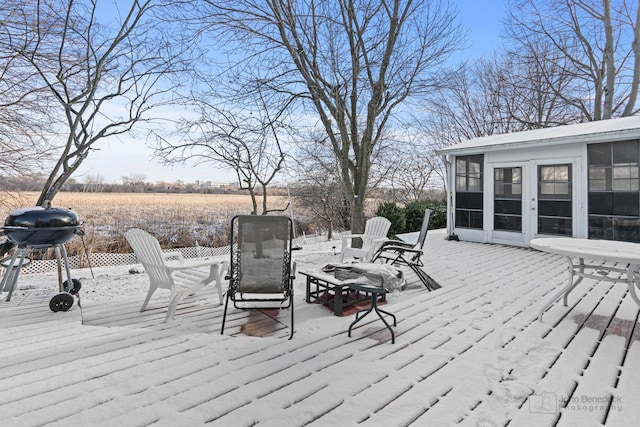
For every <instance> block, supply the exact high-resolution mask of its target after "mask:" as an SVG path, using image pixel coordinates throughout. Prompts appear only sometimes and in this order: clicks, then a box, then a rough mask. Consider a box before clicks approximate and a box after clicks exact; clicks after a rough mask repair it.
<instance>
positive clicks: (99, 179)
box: [82, 174, 106, 193]
mask: <svg viewBox="0 0 640 427" xmlns="http://www.w3.org/2000/svg"><path fill="white" fill-rule="evenodd" d="M105 184H106V179H105V177H104V175H101V174H96V175H87V176H86V177H85V178H84V186H83V187H82V191H83V192H85V193H87V192H88V193H99V192H100V191H102V190H103V189H104V186H105Z"/></svg>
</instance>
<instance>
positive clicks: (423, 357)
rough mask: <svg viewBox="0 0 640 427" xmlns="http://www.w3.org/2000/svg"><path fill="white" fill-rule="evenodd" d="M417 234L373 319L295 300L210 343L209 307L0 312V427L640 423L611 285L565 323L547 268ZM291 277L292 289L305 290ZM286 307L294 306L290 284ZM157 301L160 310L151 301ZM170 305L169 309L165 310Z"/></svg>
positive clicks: (516, 255) (623, 322)
mask: <svg viewBox="0 0 640 427" xmlns="http://www.w3.org/2000/svg"><path fill="white" fill-rule="evenodd" d="M442 237H443V236H442V234H441V233H431V234H430V236H429V238H428V240H427V244H426V247H427V248H428V251H429V255H428V257H427V258H428V259H429V263H428V266H427V267H426V268H425V270H426V271H427V272H428V273H429V275H430V276H431V277H433V278H434V279H435V280H437V281H438V282H439V283H441V285H442V286H443V287H442V289H439V290H437V291H433V292H427V291H426V289H425V288H424V287H422V285H421V284H419V283H417V282H416V280H415V277H413V278H411V282H412V285H411V286H410V287H409V289H408V290H407V291H405V292H403V294H402V295H401V296H391V297H390V298H389V300H388V304H387V305H386V306H385V309H386V310H389V311H391V312H393V313H394V314H395V315H396V316H397V318H398V325H397V327H396V328H395V331H396V343H395V344H393V345H392V344H391V343H390V335H389V332H388V331H387V330H386V329H385V328H384V325H382V323H381V322H380V321H379V320H375V318H374V317H371V318H370V319H369V320H368V321H363V322H362V323H363V325H362V326H360V325H358V327H356V328H355V329H354V331H353V334H352V337H351V338H349V337H347V333H346V331H347V328H348V326H349V324H350V323H351V322H352V321H353V316H345V317H336V316H333V315H332V314H331V312H330V311H329V310H328V309H325V308H323V307H320V306H318V305H316V304H307V303H305V302H304V295H302V293H299V294H298V295H296V300H295V304H296V306H295V316H296V334H295V336H294V338H293V340H287V339H286V338H287V337H288V334H289V330H288V327H289V315H288V312H287V311H286V310H285V311H283V312H282V313H281V314H280V320H279V321H274V320H273V318H272V317H270V316H268V315H271V316H276V317H277V316H278V313H267V314H268V315H267V314H263V313H259V312H255V311H251V312H242V311H236V310H232V311H231V312H230V318H229V320H228V322H229V323H228V326H227V332H228V333H225V335H220V323H221V321H222V311H223V310H222V307H221V306H220V305H219V304H218V301H217V296H216V294H215V292H213V293H207V292H204V293H200V294H198V295H197V296H195V297H190V298H189V299H187V300H185V302H184V303H183V304H182V305H181V306H180V307H179V308H178V310H177V316H176V320H175V321H174V322H171V323H162V320H163V319H164V315H165V313H166V306H165V307H163V304H162V302H163V301H164V300H163V299H160V298H154V299H153V300H152V302H151V303H150V304H149V306H150V307H151V308H152V309H151V310H148V311H146V312H144V313H140V312H139V311H138V310H139V306H140V304H141V303H142V298H139V299H138V298H124V299H114V300H113V301H110V302H108V303H100V304H97V303H92V304H91V303H85V304H83V305H82V309H79V308H78V307H75V306H74V307H73V308H72V310H70V311H69V312H66V313H52V312H50V311H49V310H48V308H47V307H46V305H45V303H46V302H47V301H48V298H47V296H38V295H32V294H30V293H29V292H26V293H22V294H20V293H18V295H17V296H16V297H14V299H13V301H12V302H11V303H2V305H0V322H1V323H0V330H1V331H2V345H1V347H0V367H1V369H0V414H1V415H0V417H1V418H0V420H2V422H1V425H2V426H20V427H23V426H43V425H62V426H79V425H92V426H95V425H105V426H114V425H116V426H143V425H154V426H157V425H158V426H160V425H162V426H165V425H166V426H177V425H189V426H195V425H205V424H206V425H220V426H229V425H233V426H250V425H255V424H260V425H268V426H270V425H288V426H293V425H296V426H306V425H318V426H326V425H371V426H380V425H389V426H391V425H393V426H409V425H414V426H424V425H443V426H444V425H472V426H476V425H482V426H484V425H486V426H491V425H500V426H506V425H508V426H517V427H519V426H529V425H530V426H556V425H558V426H600V425H606V426H621V425H630V424H629V420H634V419H635V420H637V419H638V417H640V405H638V404H637V401H638V399H639V398H640V346H639V345H638V336H639V334H640V329H639V328H638V327H637V325H638V323H637V321H638V314H639V309H638V307H637V306H636V305H635V303H634V302H633V301H632V300H631V298H630V297H629V295H628V291H627V289H626V287H625V286H624V285H622V284H613V283H610V282H595V281H593V280H586V279H585V280H584V281H583V283H582V284H581V285H580V286H579V287H578V288H577V289H576V290H575V291H574V292H573V293H572V294H571V297H570V301H569V302H570V306H569V307H563V306H562V304H561V302H559V303H556V304H554V305H553V306H552V307H551V309H550V310H549V311H547V313H546V314H545V317H544V322H543V323H540V322H538V321H537V314H538V309H539V307H540V305H541V303H542V300H543V299H545V298H548V297H549V296H550V295H552V294H553V292H554V291H555V290H556V289H557V288H558V286H561V285H562V284H564V281H565V280H566V274H567V273H566V265H565V261H564V259H562V258H561V257H558V256H554V255H550V254H544V253H541V252H536V251H532V250H528V249H522V248H512V247H504V246H499V245H485V244H477V243H469V242H449V241H445V240H444V239H443V238H442ZM303 280H304V276H301V275H299V276H298V278H297V279H296V281H300V282H302V281H303ZM297 289H304V286H303V284H299V285H297ZM165 297H166V296H165ZM165 304H166V303H165Z"/></svg>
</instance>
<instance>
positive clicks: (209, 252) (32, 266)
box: [0, 236, 326, 276]
mask: <svg viewBox="0 0 640 427" xmlns="http://www.w3.org/2000/svg"><path fill="white" fill-rule="evenodd" d="M322 238H323V237H322V236H317V237H311V238H309V237H301V238H298V239H295V243H294V244H302V243H304V242H309V241H319V240H320V239H322ZM324 238H325V239H326V237H324ZM164 252H166V253H172V252H181V253H182V256H183V257H184V258H199V257H206V256H223V255H229V246H228V245H227V246H222V247H218V248H208V247H203V246H195V247H191V248H180V249H171V250H167V251H164ZM68 261H69V268H72V269H73V268H87V267H89V266H91V267H105V266H110V265H129V264H137V263H138V259H137V258H136V255H135V254H134V253H127V254H100V253H95V254H90V255H89V261H90V262H88V260H87V256H86V255H81V256H70V257H68ZM57 265H58V264H57V261H56V260H55V259H47V260H34V261H31V262H30V263H29V264H27V265H25V266H23V267H22V270H20V274H34V273H47V272H50V271H55V270H56V269H57ZM4 273H5V269H4V268H0V276H1V275H3V274H4Z"/></svg>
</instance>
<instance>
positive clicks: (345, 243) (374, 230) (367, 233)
mask: <svg viewBox="0 0 640 427" xmlns="http://www.w3.org/2000/svg"><path fill="white" fill-rule="evenodd" d="M389 228H391V221H389V220H388V219H387V218H383V217H380V216H374V217H373V218H369V219H368V220H367V222H366V223H365V225H364V233H363V234H345V235H344V236H342V258H341V261H344V257H345V256H348V257H355V258H360V260H361V261H364V262H369V261H371V258H372V257H373V255H374V254H375V252H376V251H377V250H378V247H379V246H380V245H381V244H382V242H384V241H385V240H387V233H388V232H389ZM356 238H360V239H362V247H361V248H354V247H353V240H354V239H356Z"/></svg>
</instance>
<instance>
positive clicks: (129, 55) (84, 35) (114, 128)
mask: <svg viewBox="0 0 640 427" xmlns="http://www.w3.org/2000/svg"><path fill="white" fill-rule="evenodd" d="M104 3H106V2H101V4H100V5H99V4H98V0H75V1H74V0H65V1H59V0H41V1H38V2H15V6H16V7H15V8H14V22H15V25H14V32H13V33H12V34H11V37H10V38H9V40H8V42H7V43H8V44H7V46H8V48H10V50H11V52H12V54H13V55H14V56H15V57H16V58H19V59H20V61H22V64H23V65H22V66H23V67H24V69H25V70H28V72H29V73H31V74H33V75H34V76H36V77H37V81H38V84H39V85H40V87H42V89H43V90H44V91H45V92H46V94H47V96H48V99H51V100H52V101H51V102H52V104H51V105H50V109H49V112H50V113H51V114H54V115H55V117H57V118H58V119H60V121H61V125H60V128H59V129H58V130H57V132H58V135H59V137H60V138H61V139H62V140H63V142H62V149H61V151H60V152H59V153H57V154H59V155H58V160H57V161H56V162H55V164H54V166H53V169H52V171H51V173H50V174H49V177H48V179H47V181H46V183H45V186H44V188H43V190H42V192H41V195H40V197H39V199H38V202H37V204H38V205H41V204H42V203H43V202H44V201H45V200H52V199H53V198H54V197H55V195H56V193H57V192H58V191H59V190H60V189H61V188H62V185H63V184H64V183H65V181H66V180H67V179H69V177H70V176H71V175H72V174H73V173H74V172H75V171H76V170H77V168H78V167H79V166H80V164H81V163H82V161H83V160H84V159H85V158H86V157H87V156H88V155H89V153H90V151H91V150H92V149H94V148H95V144H96V143H98V142H99V141H101V140H104V139H105V138H108V137H113V136H116V135H121V134H124V133H127V132H130V131H131V130H132V129H133V128H134V126H136V125H137V124H138V123H140V122H143V121H145V120H149V119H150V117H149V116H148V114H147V113H148V112H149V110H150V109H151V108H153V107H155V106H157V105H160V104H161V103H164V102H167V100H168V97H169V96H168V95H167V94H169V93H170V92H171V91H172V90H174V89H175V88H176V87H177V86H176V84H173V83H172V82H171V81H170V77H171V73H173V72H175V71H177V70H179V69H180V68H181V67H183V66H184V63H183V62H181V61H179V59H181V58H182V57H183V55H185V53H186V52H191V51H192V50H191V49H192V48H193V46H191V45H189V44H188V43H187V40H184V39H181V38H180V36H181V34H182V33H180V32H178V31H173V32H171V31H167V29H166V27H163V25H168V24H167V21H163V20H162V19H161V17H162V13H164V11H166V9H165V6H166V4H164V3H162V2H159V1H151V0H144V1H141V0H132V1H131V3H130V7H129V8H128V9H124V10H122V15H118V14H117V13H115V12H112V13H111V14H106V15H107V18H105V19H103V23H100V22H99V16H104V10H101V9H100V7H101V6H104V7H105V8H107V7H110V6H111V7H112V8H113V7H114V6H115V7H116V11H118V12H119V9H117V8H118V7H119V5H114V4H110V5H109V4H104ZM168 3H170V2H168ZM160 9H161V10H162V12H160ZM100 12H102V14H101V13H100ZM155 12H158V13H155ZM112 15H118V16H117V18H112V17H111V16H112ZM114 23H115V27H112V25H113V24H114ZM169 34H170V36H171V37H169Z"/></svg>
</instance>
